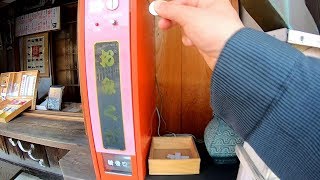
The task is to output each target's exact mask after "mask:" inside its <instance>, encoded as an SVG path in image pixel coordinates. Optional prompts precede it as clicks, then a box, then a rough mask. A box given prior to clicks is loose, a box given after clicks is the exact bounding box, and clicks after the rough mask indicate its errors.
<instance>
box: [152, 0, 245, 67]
mask: <svg viewBox="0 0 320 180" xmlns="http://www.w3.org/2000/svg"><path fill="white" fill-rule="evenodd" d="M155 11H156V12H157V13H158V14H159V16H160V17H161V19H160V21H159V24H158V26H159V28H161V29H164V30H166V29H169V28H171V27H173V26H174V25H175V24H179V25H180V26H181V27H182V29H183V31H184V35H183V37H182V42H183V44H184V45H186V46H192V45H195V46H196V47H197V48H198V50H199V52H200V53H201V55H202V56H203V57H204V59H205V61H206V63H207V64H208V66H209V67H210V69H211V70H214V67H215V65H216V63H217V60H218V58H219V56H220V53H221V51H222V49H223V47H224V46H225V44H226V43H227V41H228V39H229V38H230V37H231V36H232V35H233V34H234V33H236V32H237V31H238V30H240V29H241V28H243V27H244V26H243V24H242V22H241V20H240V18H239V16H238V13H237V12H236V11H235V9H234V8H233V7H232V5H231V3H230V1H229V0H172V1H162V0H158V1H156V2H155Z"/></svg>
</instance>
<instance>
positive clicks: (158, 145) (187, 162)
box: [148, 137, 200, 175]
mask: <svg viewBox="0 0 320 180" xmlns="http://www.w3.org/2000/svg"><path fill="white" fill-rule="evenodd" d="M177 152H178V153H181V155H182V156H189V159H168V158H167V156H168V154H175V153H177ZM148 162H149V174H150V175H187V174H199V172H200V157H199V153H198V150H197V148H196V145H195V143H194V141H193V138H192V137H153V139H152V143H151V148H150V154H149V160H148Z"/></svg>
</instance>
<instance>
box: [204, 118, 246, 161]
mask: <svg viewBox="0 0 320 180" xmlns="http://www.w3.org/2000/svg"><path fill="white" fill-rule="evenodd" d="M204 142H205V145H206V148H207V150H208V152H209V155H210V156H211V157H212V158H213V160H214V162H215V163H216V164H234V163H237V162H238V158H237V155H236V153H235V146H236V145H237V144H241V143H243V140H242V139H241V138H240V137H239V136H238V135H237V134H236V133H235V131H234V130H233V129H232V128H230V127H229V126H228V125H227V124H226V123H225V122H224V120H223V119H221V118H218V117H217V116H215V117H214V118H213V120H211V121H210V122H209V124H208V125H207V127H206V130H205V133H204Z"/></svg>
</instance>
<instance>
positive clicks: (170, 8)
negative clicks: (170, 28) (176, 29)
mask: <svg viewBox="0 0 320 180" xmlns="http://www.w3.org/2000/svg"><path fill="white" fill-rule="evenodd" d="M154 8H155V11H156V12H157V13H158V14H159V16H160V17H162V18H165V19H169V20H171V21H175V22H177V23H178V24H180V25H181V26H183V25H184V24H186V23H187V21H188V20H189V19H190V18H191V16H192V14H195V12H194V11H196V8H195V7H191V6H185V5H181V4H175V3H170V2H166V1H162V0H158V1H156V2H155V5H154Z"/></svg>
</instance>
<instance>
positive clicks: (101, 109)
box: [78, 0, 155, 179]
mask: <svg viewBox="0 0 320 180" xmlns="http://www.w3.org/2000/svg"><path fill="white" fill-rule="evenodd" d="M148 6H149V2H148V1H147V0H144V1H142V0H80V1H79V15H78V18H79V21H78V46H79V47H78V49H79V60H80V61H79V66H80V81H81V94H82V101H83V109H84V114H85V122H86V129H87V134H88V137H89V142H90V149H91V155H92V159H93V164H94V169H95V174H96V176H97V179H144V178H145V175H146V173H147V156H148V152H149V146H150V142H151V137H152V134H153V132H154V129H153V125H152V124H153V122H154V116H153V114H154V112H155V60H154V32H153V29H154V17H153V16H152V15H150V14H149V12H148ZM154 126H155V125H154Z"/></svg>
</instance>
